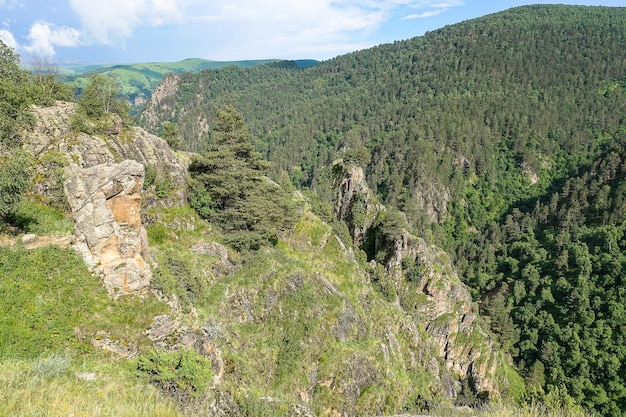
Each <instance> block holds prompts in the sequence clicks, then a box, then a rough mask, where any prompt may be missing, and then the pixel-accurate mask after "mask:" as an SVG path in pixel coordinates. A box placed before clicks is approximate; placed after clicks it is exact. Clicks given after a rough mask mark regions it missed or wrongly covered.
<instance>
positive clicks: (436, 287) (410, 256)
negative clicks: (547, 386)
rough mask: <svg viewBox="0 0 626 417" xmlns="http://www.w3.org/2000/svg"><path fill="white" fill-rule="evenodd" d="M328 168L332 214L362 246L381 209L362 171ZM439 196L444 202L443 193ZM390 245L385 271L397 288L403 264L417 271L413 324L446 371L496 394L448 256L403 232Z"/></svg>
mask: <svg viewBox="0 0 626 417" xmlns="http://www.w3.org/2000/svg"><path fill="white" fill-rule="evenodd" d="M333 170H334V172H335V186H336V187H337V196H336V203H335V216H336V218H337V219H338V220H343V221H345V222H346V224H347V225H348V229H349V230H350V233H351V234H352V238H353V240H354V243H355V244H356V245H362V244H363V242H364V239H365V237H366V236H367V235H368V233H369V232H370V228H371V227H372V226H373V225H374V224H375V221H376V218H377V216H378V215H379V213H380V212H382V211H383V210H385V208H384V206H382V205H381V204H379V203H377V202H375V201H374V200H373V198H372V193H371V192H370V191H369V188H368V186H367V183H366V181H365V178H364V175H363V171H362V169H361V168H359V167H355V166H350V165H347V166H346V165H344V164H343V163H342V162H337V163H335V165H334V167H333ZM444 194H445V193H444ZM442 198H443V199H444V200H445V198H446V197H445V195H444V196H443V197H442ZM432 214H433V220H435V221H436V220H438V219H439V217H438V216H439V215H441V214H443V212H442V211H441V210H435V211H433V213H432ZM435 215H436V216H435ZM435 217H437V218H435ZM391 246H392V247H391V250H390V254H389V256H388V257H387V259H386V261H385V265H384V267H385V270H386V272H387V275H388V276H389V277H390V278H391V279H392V280H393V281H394V282H395V283H396V285H397V286H398V287H401V282H402V281H403V280H404V279H405V276H406V273H407V272H408V271H405V270H404V265H405V261H406V260H408V261H410V262H411V263H412V264H414V265H418V266H419V268H420V274H419V275H420V277H419V280H418V282H416V283H415V284H416V288H415V287H412V288H414V289H413V290H414V291H417V292H419V293H420V294H421V299H422V300H423V301H422V302H421V303H420V304H419V306H417V307H416V308H417V309H418V311H419V313H420V314H419V315H420V317H421V319H420V320H419V323H418V324H421V325H423V326H424V329H425V330H426V331H427V332H428V333H429V334H430V336H431V337H432V340H433V341H434V343H435V346H436V349H437V350H438V352H439V355H440V357H441V358H442V359H443V362H444V364H445V370H446V371H447V372H451V373H452V374H454V375H455V376H456V378H458V379H459V380H464V379H468V380H470V381H472V382H473V384H474V389H475V390H476V392H489V393H491V394H495V395H497V394H498V391H499V387H498V386H497V384H496V382H495V368H496V366H497V360H496V358H497V353H496V348H495V345H494V344H493V342H492V341H491V340H490V338H489V336H488V335H487V334H486V333H485V332H484V331H483V330H482V329H481V328H480V326H479V325H478V324H477V323H476V321H475V319H476V311H477V309H476V306H475V305H474V303H473V302H472V299H471V296H470V293H469V289H468V288H467V286H465V285H464V284H463V283H462V282H461V280H460V279H459V277H458V275H457V273H456V271H455V269H454V267H453V266H452V262H451V260H450V258H449V256H448V255H447V254H446V253H445V252H444V251H442V250H440V249H438V248H436V247H435V246H432V245H429V244H428V243H427V242H425V241H424V240H423V239H421V238H418V237H416V236H413V235H411V234H410V233H409V232H408V231H406V230H404V231H403V233H402V234H401V236H398V237H397V238H396V239H395V240H394V241H393V244H392V245H391ZM435 373H437V372H435ZM458 389H459V384H458V383H457V386H456V387H454V386H452V387H450V389H449V392H448V395H449V396H451V397H455V396H456V394H457V393H458Z"/></svg>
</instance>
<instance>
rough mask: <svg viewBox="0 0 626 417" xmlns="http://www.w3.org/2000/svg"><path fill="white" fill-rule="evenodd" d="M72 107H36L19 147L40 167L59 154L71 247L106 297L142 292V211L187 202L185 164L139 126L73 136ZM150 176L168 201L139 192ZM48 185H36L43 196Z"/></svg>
mask: <svg viewBox="0 0 626 417" xmlns="http://www.w3.org/2000/svg"><path fill="white" fill-rule="evenodd" d="M76 107H77V105H76V104H75V103H66V102H57V103H56V104H55V105H54V106H49V107H34V108H33V109H32V113H33V116H34V119H35V124H34V128H33V129H32V130H31V131H28V132H26V133H25V134H24V147H25V148H26V149H27V150H28V151H29V152H31V153H32V154H33V155H34V156H35V157H37V158H39V159H40V160H42V161H43V160H49V159H51V158H52V157H51V156H50V155H56V156H55V157H56V159H57V164H60V165H61V166H63V167H64V172H63V174H62V175H59V178H58V179H61V180H62V182H63V184H62V189H63V192H64V194H65V197H66V199H67V202H68V203H69V206H70V209H71V212H72V216H73V219H74V222H75V238H74V242H73V247H74V248H75V249H76V250H77V251H78V253H79V254H80V255H81V256H82V257H83V260H84V261H85V263H86V264H87V265H88V266H90V267H91V268H92V270H93V271H94V272H97V273H99V274H101V275H102V277H103V282H104V285H105V286H106V288H107V290H108V291H109V293H110V294H111V295H112V296H118V295H121V294H128V293H142V292H145V291H146V290H147V289H148V286H149V284H150V277H151V270H150V266H149V264H148V262H147V257H148V243H147V236H146V230H145V228H144V226H143V224H142V218H141V215H142V207H143V208H145V207H146V206H150V205H151V204H152V205H153V204H161V205H175V204H180V203H183V202H185V201H186V194H185V189H186V187H185V186H184V184H185V182H186V175H187V174H186V173H187V163H186V161H185V160H184V159H181V158H179V157H177V156H176V155H174V153H173V152H172V150H171V149H170V148H169V147H168V146H167V143H166V142H165V141H164V140H162V139H161V138H159V137H157V136H154V135H151V134H149V133H147V132H145V131H144V130H143V129H141V128H136V127H135V128H125V127H123V124H122V122H121V120H120V119H119V118H118V117H117V116H114V115H110V116H111V123H110V127H109V128H108V130H107V131H106V133H104V134H99V135H90V134H86V133H80V132H75V131H74V130H73V129H72V118H73V115H74V113H75V111H76ZM59 159H61V160H62V161H58V160H59ZM39 169H40V170H41V171H42V172H40V175H39V176H40V177H42V178H48V177H49V175H50V174H49V173H48V172H44V171H45V170H46V169H47V167H46V166H45V164H42V165H41V166H40V167H39ZM148 170H151V171H152V175H153V176H155V177H156V178H151V181H152V182H153V183H158V182H159V181H160V182H161V184H166V185H167V187H168V190H171V192H170V193H169V194H168V195H167V196H162V197H163V198H153V197H152V196H153V195H154V186H153V188H152V189H147V190H144V188H145V187H144V185H145V184H144V183H145V181H146V175H147V173H148V172H147V171H148ZM159 176H160V177H159ZM44 182H45V181H44ZM49 182H50V181H48V182H47V183H46V184H43V185H42V184H39V185H38V189H39V191H40V192H42V194H43V195H46V194H48V196H50V195H51V194H53V193H54V191H55V190H54V184H51V183H49ZM57 188H58V187H57ZM57 191H58V190H57Z"/></svg>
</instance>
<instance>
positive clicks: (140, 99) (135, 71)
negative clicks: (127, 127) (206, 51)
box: [59, 58, 317, 110]
mask: <svg viewBox="0 0 626 417" xmlns="http://www.w3.org/2000/svg"><path fill="white" fill-rule="evenodd" d="M271 62H280V60H278V59H265V60H244V61H209V60H205V59H200V58H188V59H184V60H182V61H178V62H147V63H136V64H101V65H87V66H62V67H60V68H59V72H60V74H61V79H62V80H63V81H65V82H67V83H69V84H71V85H73V86H75V87H77V88H79V89H80V88H83V87H84V86H85V85H87V82H88V77H89V74H92V73H97V74H104V75H107V76H111V77H113V78H114V79H115V80H116V82H117V83H118V84H119V87H120V90H121V95H122V97H123V98H124V99H126V100H128V101H129V102H130V103H131V104H132V107H133V109H135V110H139V109H141V107H142V106H143V104H144V103H145V101H146V100H147V99H148V98H149V97H150V95H151V93H152V91H153V90H154V88H155V87H156V86H157V85H158V84H159V82H160V81H161V79H162V78H163V76H164V75H165V74H168V73H176V74H180V73H183V72H198V71H202V70H204V69H208V68H224V67H228V66H239V67H243V68H248V67H252V66H255V65H264V64H267V63H271ZM293 62H294V63H295V65H297V66H298V67H302V68H306V67H308V66H312V65H316V64H317V61H315V60H306V59H303V60H296V61H293Z"/></svg>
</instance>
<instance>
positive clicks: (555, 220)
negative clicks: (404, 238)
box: [140, 5, 626, 415]
mask: <svg viewBox="0 0 626 417" xmlns="http://www.w3.org/2000/svg"><path fill="white" fill-rule="evenodd" d="M625 46H626V8H611V7H583V6H563V5H535V6H525V7H518V8H514V9H510V10H507V11H504V12H500V13H496V14H493V15H489V16H485V17H482V18H478V19H474V20H470V21H466V22H463V23H460V24H456V25H451V26H447V27H445V28H442V29H439V30H436V31H433V32H429V33H427V34H426V35H424V36H422V37H418V38H414V39H410V40H407V41H401V42H395V43H393V44H388V45H380V46H377V47H374V48H371V49H368V50H364V51H360V52H356V53H352V54H347V55H344V56H339V57H337V58H334V59H332V60H329V61H326V62H323V63H320V64H319V65H316V66H314V67H311V68H306V69H299V68H293V67H291V68H290V67H281V66H275V65H269V66H260V67H254V68H249V69H243V68H227V69H221V70H206V71H202V72H200V73H198V74H186V75H183V76H180V77H172V78H170V79H168V80H167V83H168V85H169V86H177V88H175V89H174V90H173V91H174V92H173V93H171V94H160V95H155V96H153V97H152V99H151V101H150V102H149V103H148V105H147V106H146V109H145V111H144V112H143V113H142V115H141V116H140V123H142V125H143V126H145V127H146V128H148V129H150V130H153V131H157V130H158V129H159V128H160V126H161V124H162V123H163V122H165V121H169V122H172V123H175V124H177V126H178V132H179V133H180V136H181V138H182V139H183V141H184V142H185V143H186V144H187V147H188V149H192V150H195V149H200V148H202V147H203V146H204V144H203V143H202V140H200V141H199V140H198V138H203V140H206V141H207V142H208V143H211V141H212V137H211V133H210V132H209V131H208V130H207V129H206V128H204V127H203V126H210V125H211V123H212V121H213V119H214V117H215V116H214V115H215V108H216V107H219V106H221V105H223V104H231V105H233V106H235V107H236V108H237V109H239V110H240V111H241V112H242V113H243V114H244V115H245V118H246V121H247V123H248V125H249V127H250V130H251V132H252V133H253V135H254V139H255V144H256V146H257V149H259V150H260V151H262V152H263V154H264V155H265V156H266V157H267V158H268V159H269V160H270V161H272V162H273V163H274V175H275V176H276V177H279V176H280V175H282V174H283V173H287V174H288V175H289V177H290V179H291V181H292V183H293V184H294V185H296V186H298V187H304V188H311V189H313V190H315V191H316V193H317V195H318V196H320V198H321V199H322V200H331V199H332V197H333V190H332V188H331V187H330V182H329V177H330V166H331V162H332V161H333V160H335V159H337V158H342V159H343V160H344V161H352V162H355V163H357V164H360V165H362V166H363V167H364V168H365V172H366V179H367V182H368V184H369V185H370V187H371V188H372V189H373V190H374V192H375V193H376V194H377V196H378V197H379V198H380V200H381V201H382V202H383V203H385V204H387V205H389V206H392V207H396V208H398V209H400V210H401V211H403V212H404V213H406V216H407V219H408V222H409V224H410V226H411V228H412V230H413V232H414V233H415V234H417V235H420V236H424V237H425V238H426V239H427V240H429V241H430V242H432V243H437V244H439V245H442V246H443V247H445V248H446V249H447V250H448V252H449V253H450V254H451V255H452V256H453V257H454V258H455V265H456V266H457V268H459V270H460V272H461V273H462V279H463V280H464V282H466V283H467V284H468V285H470V287H471V288H472V291H473V295H474V298H475V300H482V309H483V310H482V311H483V312H484V313H485V314H486V315H487V316H488V319H489V320H490V322H491V323H492V324H491V327H492V330H493V331H494V332H495V333H496V334H498V335H499V337H500V341H501V343H502V345H503V346H504V347H505V348H506V349H508V351H509V353H510V354H511V355H512V357H513V359H514V361H515V363H516V364H517V366H518V367H519V370H520V372H521V373H522V375H523V376H524V377H525V378H526V380H527V382H528V384H529V386H534V387H535V391H536V395H538V396H539V397H541V396H543V395H545V393H548V392H551V393H557V394H556V395H559V394H558V393H563V392H567V393H569V395H571V396H572V397H573V398H575V399H576V401H578V402H580V403H582V404H584V405H585V406H587V407H588V408H590V409H593V410H596V411H597V412H599V413H601V414H603V415H623V410H625V409H626V404H625V401H626V396H625V394H624V393H625V391H624V387H625V386H626V380H625V379H624V375H626V372H624V363H625V359H624V358H625V356H624V355H625V351H624V348H623V347H622V345H620V344H619V342H617V344H616V345H613V344H612V343H608V342H607V341H608V340H609V338H610V337H616V340H621V339H622V338H623V337H624V332H625V328H624V316H623V314H622V312H621V311H622V310H621V308H620V307H618V306H619V305H620V303H623V296H622V293H621V292H620V291H622V290H623V288H624V283H623V282H622V281H621V280H619V279H618V278H616V277H619V276H620V273H621V272H620V271H621V270H622V267H623V264H622V262H621V260H620V259H621V258H620V257H619V256H618V255H617V254H613V253H612V252H611V251H615V250H616V248H617V247H621V246H619V245H620V244H621V243H619V242H621V240H620V239H621V237H620V236H621V232H618V230H621V224H622V221H621V218H620V216H619V214H616V212H615V210H616V207H619V205H618V206H614V204H615V202H616V201H621V197H620V190H621V188H620V187H621V182H607V181H608V180H600V179H598V180H597V184H596V183H594V184H596V185H597V186H598V187H600V191H598V193H596V194H593V193H591V191H589V194H587V195H584V196H581V195H578V196H575V195H573V194H572V187H573V185H572V184H587V186H591V183H589V182H588V181H590V180H587V179H586V180H583V179H578V180H577V179H576V178H579V176H583V177H585V175H586V176H587V177H589V178H591V177H593V176H594V175H600V176H604V177H606V178H623V177H620V176H619V175H618V176H617V177H615V175H616V174H615V173H616V172H621V171H620V170H619V168H614V169H613V171H609V173H606V174H591V172H596V173H597V172H599V168H598V164H602V163H604V164H609V162H608V161H607V160H606V158H608V156H607V154H606V153H605V152H607V149H614V148H613V146H618V147H619V146H620V145H619V143H620V141H621V139H620V137H621V135H622V132H623V131H624V129H625V125H626V119H625V117H624V115H625V114H626V100H625V94H626V78H625V75H624V74H626V61H625V60H624V58H623V56H624V55H623V50H624V47H625ZM199 122H201V123H199ZM619 149H621V148H619ZM620 152H621V151H617V150H613V151H611V152H609V154H611V155H614V156H615V157H614V158H613V157H612V159H611V161H613V159H616V160H620V158H621V153H620ZM611 163H612V162H611ZM615 163H616V164H618V165H614V166H615V167H618V166H619V163H618V162H615ZM587 168H589V169H591V170H592V171H590V172H589V173H588V174H584V172H586V171H585V169H587ZM600 171H601V170H600ZM563 186H565V188H562V187H563ZM581 186H582V185H581ZM576 187H579V186H578V185H577V186H576ZM583 188H584V187H583ZM579 193H582V191H579ZM554 196H557V197H558V198H557V197H554ZM555 199H556V200H555ZM607 199H608V200H607ZM551 201H557V202H558V204H557V203H554V204H553V205H550V204H551V203H548V202H551ZM561 205H563V206H561ZM570 205H571V206H572V207H573V208H572V209H566V208H565V207H569V206H570ZM586 205H595V206H596V208H595V209H594V211H593V213H592V215H591V214H590V215H588V214H586V212H585V211H584V210H583V208H582V207H585V206H586ZM559 207H562V208H559ZM533 210H535V211H537V212H536V214H534V215H531V214H524V213H529V212H535V211H533ZM555 210H556V211H555ZM320 213H322V215H325V216H328V217H329V218H330V217H331V215H332V213H331V211H330V210H329V209H328V208H324V206H323V205H322V206H321V207H320ZM520 213H521V214H520ZM533 216H539V217H541V218H542V219H544V220H541V221H540V222H539V223H537V222H538V220H537V219H536V218H535V217H533ZM562 216H567V217H566V219H569V220H568V222H574V223H568V225H565V224H563V223H562V222H563V221H564V220H565V219H563V218H562ZM590 216H591V217H590ZM545 219H548V220H545ZM542 222H543V223H542ZM545 222H547V223H545ZM576 222H578V223H576ZM570 224H579V226H580V227H577V228H575V229H574V230H572V229H571V227H570V226H569V225H570ZM598 227H600V229H598ZM602 227H604V228H605V229H606V230H605V229H602ZM507 230H509V232H507ZM607 230H610V232H608V231H607ZM565 231H567V232H565ZM509 233H513V234H509ZM606 233H609V235H610V236H613V235H615V239H617V241H615V242H614V241H611V242H612V243H609V241H608V240H607V241H606V243H605V244H600V243H598V240H597V239H604V238H601V237H598V236H605V235H606ZM611 233H613V234H611ZM594 236H595V237H594ZM520 239H521V240H522V241H519V240H520ZM524 239H527V240H528V241H529V242H531V243H530V244H524V243H523V241H524ZM607 239H608V237H607ZM494 242H497V243H494ZM362 248H363V249H364V250H365V251H366V253H367V256H368V259H376V251H375V249H373V248H372V247H371V246H367V243H366V244H365V245H364V246H363V247H362ZM541 248H543V250H542V249H541ZM587 255H588V256H587ZM559 256H561V258H562V259H560V260H559ZM589 257H591V258H589ZM585 259H586V260H589V259H591V260H592V261H593V262H592V264H591V265H592V266H591V267H589V264H588V262H587V261H586V260H585ZM594 262H595V263H594ZM558 265H560V266H558ZM585 265H586V266H585ZM594 265H595V266H594ZM608 265H612V266H611V267H609V266H608ZM594 268H598V269H594ZM607 268H608V269H607ZM611 268H613V269H611ZM529 280H530V281H529ZM536 281H537V282H539V284H537V285H535V284H529V282H536ZM520 282H523V283H524V284H520ZM557 288H558V291H557ZM622 292H623V291H622ZM567 297H569V298H567ZM564 298H565V299H564ZM567 300H570V301H567ZM594 300H595V301H594ZM603 300H605V301H603ZM567 303H571V304H569V305H568V304H567ZM574 310H576V312H574ZM578 310H580V311H578ZM583 311H584V312H583ZM581 320H582V321H581ZM572 321H573V322H575V323H577V324H571V323H570V322H572ZM581 329H584V331H583V330H581ZM582 346H585V348H583V347H582ZM585 349H587V350H585ZM620 410H622V411H620ZM620 413H622V414H620Z"/></svg>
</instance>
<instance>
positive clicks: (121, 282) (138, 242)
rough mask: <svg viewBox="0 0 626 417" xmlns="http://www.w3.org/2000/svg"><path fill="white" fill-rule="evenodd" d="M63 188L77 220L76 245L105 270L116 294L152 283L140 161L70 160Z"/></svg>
mask: <svg viewBox="0 0 626 417" xmlns="http://www.w3.org/2000/svg"><path fill="white" fill-rule="evenodd" d="M68 172H69V173H68V178H67V180H66V181H65V194H66V196H67V200H68V202H69V205H70V207H71V210H72V216H73V218H74V222H75V224H76V228H75V234H76V242H75V243H74V247H75V248H76V249H77V251H78V252H79V253H80V254H81V255H82V257H83V259H84V260H85V263H86V264H87V265H88V266H89V267H91V268H93V269H94V270H95V271H97V272H99V273H101V274H102V276H103V282H104V285H105V287H106V288H107V290H108V291H109V293H110V294H111V295H113V296H117V295H122V294H128V293H140V292H142V291H145V290H146V289H147V288H148V286H149V285H150V278H151V275H152V274H151V272H150V266H149V265H148V264H147V263H146V260H145V259H146V256H147V250H148V239H147V235H146V230H145V228H144V227H143V225H142V223H141V214H140V207H141V193H140V192H141V188H142V185H143V180H144V168H143V166H142V165H141V164H139V163H138V162H136V161H132V160H126V161H123V162H121V163H119V164H117V163H106V164H101V165H96V166H93V167H90V168H81V167H79V166H77V165H74V164H73V165H71V166H70V168H69V169H68Z"/></svg>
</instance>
